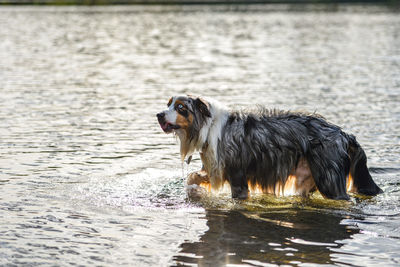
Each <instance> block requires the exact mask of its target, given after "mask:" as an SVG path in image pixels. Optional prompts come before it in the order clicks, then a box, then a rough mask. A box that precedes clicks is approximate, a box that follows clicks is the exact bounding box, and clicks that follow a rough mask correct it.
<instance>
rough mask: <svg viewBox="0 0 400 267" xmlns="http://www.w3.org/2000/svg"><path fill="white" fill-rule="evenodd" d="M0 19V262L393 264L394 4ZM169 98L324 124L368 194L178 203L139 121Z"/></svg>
mask: <svg viewBox="0 0 400 267" xmlns="http://www.w3.org/2000/svg"><path fill="white" fill-rule="evenodd" d="M0 25H1V27H0V40H1V42H0V93H1V97H0V125H1V128H0V184H1V185H0V188H1V189H0V190H1V194H0V217H1V220H0V264H1V265H10V266H12V265H29V266H30V265H99V266H113V265H128V266H176V265H193V264H199V265H201V266H220V265H225V264H233V265H234V264H239V265H240V264H243V265H247V266H264V265H265V266H268V265H270V264H291V265H304V266H306V265H307V266H309V265H312V264H318V265H320V264H345V265H356V266H366V265H370V266H372V265H375V264H380V265H382V266H398V265H399V264H400V256H399V254H398V251H399V249H400V208H399V206H400V191H399V184H400V160H399V152H400V75H399V74H400V16H399V14H398V13H397V11H396V10H392V9H390V8H387V7H384V6H372V5H369V6H366V7H363V6H351V5H343V6H341V5H339V6H338V5H335V6H323V5H318V6H279V5H276V6H257V5H256V6H228V7H222V6H213V7H207V6H203V7H198V6H187V7H179V6H170V7H158V6H152V7H141V6H136V7H129V6H123V7H30V6H26V7H7V6H3V7H0ZM186 93H190V94H195V95H198V94H201V95H207V96H211V97H214V98H216V99H218V100H220V101H222V102H225V103H226V104H227V105H228V106H230V107H238V106H243V107H250V106H252V105H254V104H262V105H266V106H268V107H277V108H284V109H292V110H297V109H304V110H310V111H317V112H319V113H321V114H323V115H324V116H325V117H327V118H328V119H329V120H330V121H332V122H334V123H336V124H338V125H341V126H342V127H343V128H344V129H345V130H346V131H348V132H351V133H353V134H355V135H356V136H357V137H358V140H359V142H360V143H361V144H362V146H363V147H364V148H365V150H366V153H367V155H368V160H369V167H370V168H371V173H372V175H373V178H374V180H375V181H376V182H377V183H378V184H379V186H380V187H381V188H382V189H383V190H384V194H381V195H379V196H377V197H375V198H372V199H359V198H356V197H353V198H352V201H351V202H350V203H341V202H335V201H328V200H323V199H321V198H319V197H313V198H312V199H309V200H303V199H298V198H273V197H269V196H265V197H262V196H257V197H254V198H252V199H251V200H249V201H247V202H243V203H241V202H234V201H232V200H231V199H230V198H229V195H227V194H224V193H222V194H221V195H210V196H207V197H205V198H204V199H203V200H202V201H200V202H192V201H189V200H187V199H186V193H185V188H184V179H183V177H182V167H181V163H180V160H179V158H180V157H179V154H178V151H179V148H178V143H177V141H176V140H175V139H174V138H173V137H171V136H167V135H165V134H164V133H163V132H162V131H161V130H160V128H159V126H158V124H157V122H156V117H155V114H156V113H157V112H159V111H160V110H162V109H164V108H165V107H166V103H167V101H168V98H169V97H170V96H171V95H175V94H186ZM200 166H201V163H200V160H199V156H198V155H196V156H195V157H194V159H193V161H192V163H191V164H190V165H189V166H187V165H185V166H184V169H183V171H184V175H186V174H187V173H188V172H190V171H194V170H197V169H199V168H200Z"/></svg>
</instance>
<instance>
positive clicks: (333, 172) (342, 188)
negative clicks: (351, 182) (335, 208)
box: [307, 143, 350, 200]
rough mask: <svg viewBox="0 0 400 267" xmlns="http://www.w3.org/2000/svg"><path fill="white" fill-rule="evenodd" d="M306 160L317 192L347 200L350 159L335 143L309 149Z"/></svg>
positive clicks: (328, 196)
mask: <svg viewBox="0 0 400 267" xmlns="http://www.w3.org/2000/svg"><path fill="white" fill-rule="evenodd" d="M307 161H308V163H309V166H310V170H311V173H312V176H313V178H314V182H315V184H316V186H317V188H318V190H319V192H320V193H321V194H322V195H323V196H324V197H326V198H330V199H337V200H341V199H342V200H349V196H348V195H347V193H346V177H347V174H348V173H349V169H350V159H349V157H348V155H347V153H346V152H345V151H342V150H340V149H338V147H337V145H336V144H334V143H333V144H332V143H331V144H320V145H318V146H316V147H314V148H313V149H312V150H311V151H309V153H308V155H307Z"/></svg>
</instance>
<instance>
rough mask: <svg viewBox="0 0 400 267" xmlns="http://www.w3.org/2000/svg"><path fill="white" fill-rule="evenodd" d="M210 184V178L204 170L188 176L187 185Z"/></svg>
mask: <svg viewBox="0 0 400 267" xmlns="http://www.w3.org/2000/svg"><path fill="white" fill-rule="evenodd" d="M208 183H210V178H209V177H208V174H207V172H206V171H205V170H204V169H201V170H200V171H197V172H192V173H190V174H189V175H188V179H187V185H193V184H196V185H200V184H208Z"/></svg>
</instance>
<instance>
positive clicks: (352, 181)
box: [347, 135, 383, 196]
mask: <svg viewBox="0 0 400 267" xmlns="http://www.w3.org/2000/svg"><path fill="white" fill-rule="evenodd" d="M348 140H349V156H350V174H349V177H348V181H347V188H348V190H350V191H352V192H357V193H360V194H363V195H368V196H375V195H377V194H379V193H382V192H383V191H382V189H380V188H379V186H377V185H376V184H375V182H374V181H373V180H372V177H371V175H370V173H369V171H368V167H367V156H366V155H365V152H364V150H363V149H362V148H361V146H360V144H359V143H358V142H357V140H356V138H355V137H354V136H353V135H348ZM349 187H350V188H349ZM351 187H352V188H351Z"/></svg>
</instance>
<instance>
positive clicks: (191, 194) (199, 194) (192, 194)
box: [186, 184, 208, 201]
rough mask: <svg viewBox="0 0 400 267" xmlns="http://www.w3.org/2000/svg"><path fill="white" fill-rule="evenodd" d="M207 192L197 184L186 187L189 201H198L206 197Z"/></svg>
mask: <svg viewBox="0 0 400 267" xmlns="http://www.w3.org/2000/svg"><path fill="white" fill-rule="evenodd" d="M207 193H208V192H207V190H206V189H205V188H203V187H201V186H199V185H197V184H191V185H188V186H187V187H186V194H187V197H188V198H189V199H190V200H195V201H196V200H200V199H202V198H204V197H205V196H207Z"/></svg>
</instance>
